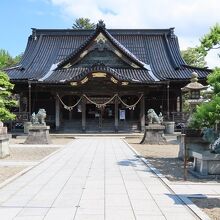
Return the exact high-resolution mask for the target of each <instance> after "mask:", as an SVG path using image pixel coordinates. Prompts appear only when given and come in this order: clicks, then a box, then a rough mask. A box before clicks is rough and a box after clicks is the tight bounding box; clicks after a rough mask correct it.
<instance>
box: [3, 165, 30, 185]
mask: <svg viewBox="0 0 220 220" xmlns="http://www.w3.org/2000/svg"><path fill="white" fill-rule="evenodd" d="M25 168H26V166H19V167H11V166H10V167H5V166H4V167H0V183H2V182H4V181H5V180H6V179H8V178H10V177H12V176H14V175H15V174H17V173H19V172H20V171H22V170H24V169H25Z"/></svg>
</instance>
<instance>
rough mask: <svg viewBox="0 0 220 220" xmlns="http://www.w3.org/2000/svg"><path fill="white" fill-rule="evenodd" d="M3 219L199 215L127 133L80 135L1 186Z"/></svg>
mask: <svg viewBox="0 0 220 220" xmlns="http://www.w3.org/2000/svg"><path fill="white" fill-rule="evenodd" d="M0 219H1V220H10V219H15V220H24V219H25V220H38V219H39V220H40V219H45V220H49V219H50V220H56V219H57V220H70V219H71V220H73V219H74V220H87V219H88V220H130V219H135V220H142V219H144V220H145V219H150V220H154V219H156V220H162V219H178V220H183V219H185V220H191V219H197V218H196V217H195V216H194V215H193V214H192V213H191V212H190V211H189V210H188V209H187V207H186V206H185V205H183V204H182V202H181V200H179V199H178V197H176V196H175V195H173V194H172V192H171V191H169V189H168V188H167V187H166V186H165V185H164V184H163V183H162V182H161V181H160V179H159V178H158V177H157V176H156V175H154V174H153V173H152V172H151V171H150V170H149V168H148V167H146V165H144V164H143V163H142V161H141V160H140V159H139V158H137V157H136V156H135V154H134V153H133V152H132V151H131V150H130V149H129V148H128V146H127V145H126V144H125V143H124V142H123V140H121V139H117V138H115V139H111V138H88V139H86V138H85V139H76V140H75V141H73V142H72V143H70V144H68V145H67V146H66V147H65V148H63V150H61V151H59V152H58V153H55V154H54V155H53V156H51V157H49V159H47V160H46V161H44V162H42V163H41V164H39V165H38V166H36V167H35V168H33V169H32V170H30V171H29V172H28V173H26V174H24V175H23V176H21V177H19V178H18V179H16V180H15V181H14V182H12V183H10V184H9V185H7V186H5V187H4V188H2V189H1V190H0Z"/></svg>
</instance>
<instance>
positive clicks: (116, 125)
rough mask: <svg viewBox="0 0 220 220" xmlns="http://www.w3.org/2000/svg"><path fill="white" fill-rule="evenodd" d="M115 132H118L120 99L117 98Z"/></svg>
mask: <svg viewBox="0 0 220 220" xmlns="http://www.w3.org/2000/svg"><path fill="white" fill-rule="evenodd" d="M115 132H118V99H117V98H115Z"/></svg>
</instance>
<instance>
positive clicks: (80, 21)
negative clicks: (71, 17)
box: [72, 18, 96, 29]
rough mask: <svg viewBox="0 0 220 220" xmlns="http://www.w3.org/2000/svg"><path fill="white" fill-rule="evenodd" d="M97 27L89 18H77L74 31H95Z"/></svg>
mask: <svg viewBox="0 0 220 220" xmlns="http://www.w3.org/2000/svg"><path fill="white" fill-rule="evenodd" d="M95 27H96V25H95V24H94V23H91V21H90V19H89V18H77V19H76V20H75V22H74V23H73V26H72V28H73V29H95Z"/></svg>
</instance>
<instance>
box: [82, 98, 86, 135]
mask: <svg viewBox="0 0 220 220" xmlns="http://www.w3.org/2000/svg"><path fill="white" fill-rule="evenodd" d="M81 102H82V131H84V132H85V131H86V100H85V98H84V97H83V98H82V101H81Z"/></svg>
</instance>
